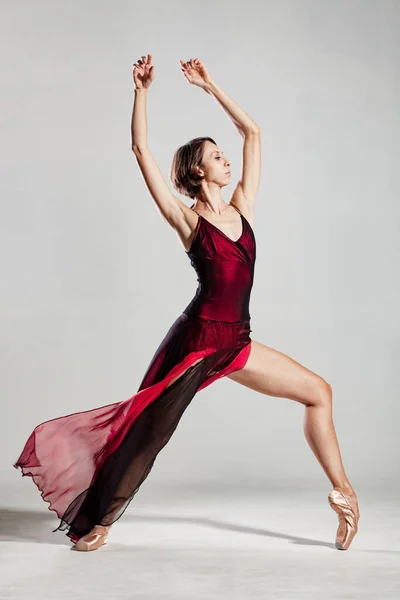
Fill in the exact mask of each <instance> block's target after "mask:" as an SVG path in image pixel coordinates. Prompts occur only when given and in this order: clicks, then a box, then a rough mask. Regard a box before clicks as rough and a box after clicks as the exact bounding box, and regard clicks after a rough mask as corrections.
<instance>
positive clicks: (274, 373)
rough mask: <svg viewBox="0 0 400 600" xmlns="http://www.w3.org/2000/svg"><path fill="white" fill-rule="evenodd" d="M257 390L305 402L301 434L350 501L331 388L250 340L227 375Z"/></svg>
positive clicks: (350, 496)
mask: <svg viewBox="0 0 400 600" xmlns="http://www.w3.org/2000/svg"><path fill="white" fill-rule="evenodd" d="M227 377H229V378H230V379H232V380H233V381H236V382H238V383H241V384H243V385H245V386H247V387H249V388H251V389H253V390H255V391H257V392H260V393H262V394H267V395H268V396H276V397H279V398H288V399H290V400H296V401H297V402H300V403H302V404H304V405H305V413H304V423H303V425H304V433H305V436H306V439H307V442H308V444H309V445H310V447H311V449H312V451H313V452H314V454H315V456H316V458H317V460H318V462H319V463H320V465H321V466H322V468H323V470H324V471H325V473H326V475H327V477H328V479H329V480H330V482H331V484H332V486H333V487H334V488H335V489H337V490H339V491H341V492H343V493H345V494H346V495H347V496H348V497H349V500H353V504H354V505H355V508H356V511H357V513H358V504H357V499H356V494H355V492H354V490H353V488H352V486H351V484H350V481H349V480H348V477H347V475H346V473H345V470H344V467H343V463H342V457H341V454H340V450H339V444H338V441H337V437H336V432H335V427H334V424H333V419H332V388H331V386H330V385H329V383H328V382H327V381H325V380H324V379H323V378H322V377H320V376H319V375H317V374H316V373H314V372H312V371H310V370H309V369H307V368H306V367H303V366H302V365H301V364H300V363H298V362H296V361H295V360H293V359H292V358H290V357H289V356H287V355H286V354H283V353H282V352H279V351H278V350H274V349H273V348H270V347H269V346H265V345H264V344H261V343H260V342H257V341H255V340H252V341H251V351H250V355H249V358H248V360H247V363H246V365H245V366H244V367H243V369H240V370H239V371H235V372H234V373H231V374H230V375H227Z"/></svg>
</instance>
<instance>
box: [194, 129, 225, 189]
mask: <svg viewBox="0 0 400 600" xmlns="http://www.w3.org/2000/svg"><path fill="white" fill-rule="evenodd" d="M200 172H201V174H203V175H204V176H205V180H206V181H207V182H208V183H216V184H218V185H220V186H221V187H222V186H224V185H228V183H229V182H230V179H231V163H230V160H229V159H228V158H226V156H224V153H223V152H222V151H221V150H220V148H219V147H218V146H216V145H215V144H213V143H212V142H210V141H209V140H206V141H205V143H204V149H203V160H202V163H201V166H200Z"/></svg>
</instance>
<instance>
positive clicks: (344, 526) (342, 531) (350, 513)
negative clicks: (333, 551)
mask: <svg viewBox="0 0 400 600" xmlns="http://www.w3.org/2000/svg"><path fill="white" fill-rule="evenodd" d="M328 500H329V504H330V507H331V508H332V509H333V510H334V511H335V512H336V513H337V515H338V518H339V527H338V529H337V532H336V541H335V546H336V548H337V549H338V550H347V549H348V547H349V546H350V544H351V542H352V541H353V538H354V536H355V535H356V533H357V531H358V520H359V518H360V515H359V512H358V511H357V513H356V512H355V511H354V510H353V508H352V507H351V505H350V502H349V500H348V499H347V498H346V496H345V495H344V494H343V493H342V492H339V490H336V489H334V490H333V491H332V492H330V494H329V495H328Z"/></svg>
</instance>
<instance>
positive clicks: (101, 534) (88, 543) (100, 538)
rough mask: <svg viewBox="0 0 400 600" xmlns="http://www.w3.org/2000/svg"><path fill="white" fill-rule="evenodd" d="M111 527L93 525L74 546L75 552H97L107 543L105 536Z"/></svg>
mask: <svg viewBox="0 0 400 600" xmlns="http://www.w3.org/2000/svg"><path fill="white" fill-rule="evenodd" d="M110 527H111V525H95V526H94V527H93V529H92V530H91V531H89V533H87V534H86V535H84V536H83V537H81V538H80V539H79V540H78V541H77V542H76V544H75V549H76V550H82V551H84V552H87V551H89V550H97V548H100V546H103V544H106V543H107V535H108V532H109V530H110Z"/></svg>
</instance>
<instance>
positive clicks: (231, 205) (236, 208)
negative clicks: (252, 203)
mask: <svg viewBox="0 0 400 600" xmlns="http://www.w3.org/2000/svg"><path fill="white" fill-rule="evenodd" d="M230 205H231V206H233V208H234V209H235V210H237V211H238V213H239V215H241V214H242V213H241V212H240V210H239V209H238V208H236V206H235V205H234V204H232V202H231V203H230Z"/></svg>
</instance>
